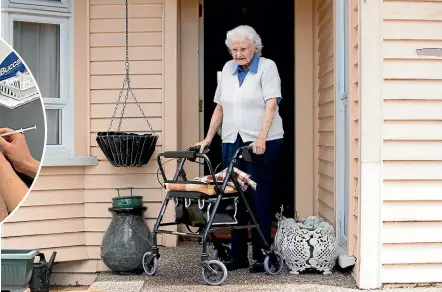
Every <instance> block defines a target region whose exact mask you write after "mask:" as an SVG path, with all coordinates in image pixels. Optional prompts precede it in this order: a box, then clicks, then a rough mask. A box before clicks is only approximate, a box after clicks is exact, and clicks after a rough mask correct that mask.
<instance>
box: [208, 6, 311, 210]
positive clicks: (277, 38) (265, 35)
mask: <svg viewBox="0 0 442 292" xmlns="http://www.w3.org/2000/svg"><path fill="white" fill-rule="evenodd" d="M201 1H202V0H201ZM203 7H204V8H203ZM200 17H201V18H200V24H201V26H202V28H201V29H200V35H201V39H200V58H201V59H200V62H201V63H200V72H201V77H200V84H204V85H203V86H202V85H200V90H201V97H200V98H201V100H202V102H203V106H202V111H203V113H202V114H201V118H202V125H201V127H200V131H203V132H202V133H200V137H201V138H203V137H204V136H205V134H206V133H207V131H208V129H209V125H210V120H211V118H212V113H213V110H214V108H215V103H214V102H213V97H214V93H215V90H216V86H217V72H218V71H221V69H222V67H223V66H224V64H225V63H226V62H227V61H228V60H230V59H231V56H230V54H229V52H228V49H227V47H226V45H225V43H224V42H225V37H226V33H227V31H228V30H230V29H233V28H234V27H236V26H238V25H242V24H246V25H250V26H252V27H253V28H254V29H255V30H256V31H257V33H258V34H259V35H260V36H261V38H262V42H263V46H264V48H263V51H262V53H263V56H264V57H266V58H269V59H272V60H273V61H275V63H276V65H277V66H278V71H279V74H280V77H281V90H282V100H281V103H280V104H279V112H280V115H281V118H282V120H283V126H284V132H285V135H284V144H283V147H282V149H281V155H280V157H279V162H278V167H277V177H279V178H280V183H278V184H276V185H275V189H274V192H273V198H274V199H273V200H272V214H273V215H274V214H275V213H276V212H279V211H280V207H281V205H283V206H284V215H285V216H289V217H292V218H293V217H294V216H295V94H294V93H295V82H294V80H295V77H294V73H295V53H294V48H295V46H294V45H295V43H294V41H295V40H294V23H295V22H294V1H282V2H281V3H279V5H275V3H274V2H272V1H263V2H261V3H259V2H256V1H252V0H235V1H233V0H224V1H205V2H204V4H203V5H201V4H200ZM208 155H209V158H210V159H211V162H212V165H213V167H216V166H218V165H219V164H220V163H221V139H220V137H219V136H218V135H215V137H214V139H213V141H212V145H211V147H210V152H209V154H208ZM220 170H221V166H219V167H218V169H217V171H220ZM300 171H302V170H300ZM204 173H208V169H207V168H205V169H204Z"/></svg>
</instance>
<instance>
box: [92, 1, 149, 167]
mask: <svg viewBox="0 0 442 292" xmlns="http://www.w3.org/2000/svg"><path fill="white" fill-rule="evenodd" d="M128 19H129V17H128V3H127V0H126V77H125V79H124V82H123V87H122V88H121V91H120V94H119V97H118V101H117V103H116V105H115V110H114V113H113V115H112V119H111V122H110V125H109V128H108V130H107V132H98V133H97V138H96V141H97V144H98V146H99V147H100V149H101V151H103V153H104V155H105V156H106V158H107V159H108V160H109V162H110V163H111V164H112V165H113V166H115V167H141V166H143V165H146V164H147V163H148V162H149V160H150V158H151V157H152V154H153V153H154V151H155V146H156V144H157V141H158V135H157V134H155V132H154V131H153V129H152V126H151V125H150V123H149V121H148V119H147V118H146V116H145V115H144V112H143V109H142V108H141V106H140V104H139V103H138V101H137V98H136V97H135V94H134V93H133V92H132V89H131V85H130V74H129V43H128ZM123 93H125V100H124V103H123V109H122V111H121V116H120V121H119V123H118V129H117V130H116V131H111V129H112V123H113V121H114V119H115V116H116V113H117V109H118V106H119V104H121V102H120V99H121V97H122V96H123ZM129 96H132V98H133V99H134V100H135V102H136V104H137V105H138V108H139V109H140V112H141V114H142V115H143V117H144V119H145V120H146V123H147V125H148V126H149V129H150V133H146V134H136V133H127V132H122V131H120V127H121V123H122V121H123V116H124V110H125V108H126V104H127V99H128V98H129Z"/></svg>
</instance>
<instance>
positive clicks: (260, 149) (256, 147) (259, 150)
mask: <svg viewBox="0 0 442 292" xmlns="http://www.w3.org/2000/svg"><path fill="white" fill-rule="evenodd" d="M251 145H252V146H253V153H255V154H258V155H261V154H264V152H265V149H266V147H265V144H263V143H259V142H257V143H255V142H253V143H252V144H251Z"/></svg>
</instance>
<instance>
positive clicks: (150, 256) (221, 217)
mask: <svg viewBox="0 0 442 292" xmlns="http://www.w3.org/2000/svg"><path fill="white" fill-rule="evenodd" d="M250 149H251V147H250V146H245V147H241V148H239V149H238V150H237V151H236V152H235V154H234V155H233V157H231V162H230V164H229V166H228V167H227V169H226V173H225V177H224V179H223V180H222V182H219V181H218V180H217V178H216V176H215V173H214V171H213V168H212V164H211V162H210V160H209V158H208V156H207V155H206V153H200V151H199V150H200V147H199V146H195V147H190V148H188V149H187V150H186V151H167V152H163V153H160V154H158V156H157V162H158V166H159V170H160V171H161V175H162V177H163V181H164V185H168V189H169V190H168V192H167V195H166V197H165V199H164V201H163V203H162V207H161V210H160V214H159V216H158V218H157V220H156V222H155V225H154V228H153V231H152V238H153V242H152V250H151V251H149V252H147V253H145V254H144V256H143V268H144V271H145V272H146V273H147V275H149V276H155V275H156V274H157V272H158V259H159V258H160V253H159V248H158V246H157V238H156V235H157V234H158V233H163V234H173V235H181V236H185V237H197V238H199V239H201V244H202V254H201V261H200V265H201V268H202V277H203V280H204V281H205V283H206V284H209V285H221V284H222V283H223V282H224V281H225V280H226V279H227V268H226V266H225V265H224V263H223V262H222V260H225V259H228V258H229V255H230V249H229V247H228V246H225V245H223V244H222V243H221V241H220V240H217V238H216V237H215V235H214V233H215V232H217V231H226V230H232V229H246V228H247V229H248V228H257V229H258V233H259V236H260V237H261V239H262V242H263V245H262V246H263V248H262V252H263V254H264V256H265V260H264V268H265V271H266V272H267V273H268V274H270V275H278V274H279V273H280V272H281V271H282V269H283V264H284V261H283V258H282V256H281V255H280V254H278V253H277V252H276V251H275V250H273V248H272V247H271V245H270V244H269V243H268V242H267V241H266V239H265V238H264V235H263V233H262V231H261V229H260V227H259V225H258V223H257V221H256V219H255V216H254V214H253V212H252V209H251V207H250V205H249V203H248V201H247V199H246V196H245V194H244V192H243V190H242V188H241V186H240V184H239V182H238V176H237V174H236V172H235V167H234V166H235V165H236V164H237V162H238V161H239V160H240V159H244V160H245V161H248V162H253V161H252V155H251V154H250ZM162 157H164V158H171V159H178V162H179V163H178V167H177V169H176V171H175V175H174V177H173V179H172V180H168V179H167V178H166V174H165V172H164V168H163V164H162V162H161V158H162ZM197 159H203V160H204V162H205V163H206V164H207V167H208V169H209V171H210V175H211V177H212V178H213V182H210V183H206V182H201V181H189V180H187V177H186V173H185V171H184V163H185V161H186V160H189V161H191V162H196V160H197ZM197 163H199V162H197ZM200 164H201V163H200ZM229 179H231V182H233V185H234V188H232V187H230V186H229V185H228V183H229ZM160 184H161V183H160ZM199 186H200V187H202V188H205V187H207V186H209V187H212V190H214V192H213V193H212V194H210V195H208V194H207V193H204V192H200V191H195V187H196V188H198V187H199ZM163 187H164V186H163ZM171 189H174V190H171ZM169 200H174V202H175V211H176V217H177V218H176V220H175V222H166V223H162V219H163V216H164V213H165V211H166V208H167V205H168V202H169ZM239 200H242V201H243V202H244V205H245V208H246V210H244V211H247V212H248V214H249V215H250V219H251V221H252V224H248V225H239V224H238V222H237V221H236V218H235V216H236V206H237V203H238V201H239ZM232 214H233V215H232ZM226 218H227V219H226ZM178 224H185V225H187V229H188V230H189V232H188V233H186V232H178V231H170V230H162V229H159V228H160V227H161V226H171V225H178ZM189 226H192V227H199V229H198V231H196V232H192V231H191V230H190V228H189ZM208 244H212V245H213V247H214V255H213V257H209V253H208V248H207V245H208ZM183 264H186V263H183Z"/></svg>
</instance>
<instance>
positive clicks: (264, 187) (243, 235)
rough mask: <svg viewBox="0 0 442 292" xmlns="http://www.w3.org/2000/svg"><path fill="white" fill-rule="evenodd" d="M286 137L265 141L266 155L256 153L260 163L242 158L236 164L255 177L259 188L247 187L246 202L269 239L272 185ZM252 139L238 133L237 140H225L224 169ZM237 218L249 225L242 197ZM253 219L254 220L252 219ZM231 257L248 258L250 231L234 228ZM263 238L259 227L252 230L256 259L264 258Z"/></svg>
mask: <svg viewBox="0 0 442 292" xmlns="http://www.w3.org/2000/svg"><path fill="white" fill-rule="evenodd" d="M282 142H283V139H277V140H272V141H267V142H266V150H265V152H264V154H261V155H256V158H257V159H259V161H258V162H257V163H249V162H246V161H244V160H240V161H239V164H238V165H236V167H237V168H238V169H240V170H242V171H244V172H246V173H248V174H250V175H251V176H252V180H253V181H255V182H256V184H257V188H256V190H253V189H252V188H251V187H249V188H248V189H247V192H246V193H245V195H246V198H247V201H248V203H249V205H250V207H251V209H252V212H253V214H254V215H255V218H256V220H257V222H258V224H259V226H260V228H261V230H262V232H263V235H264V237H265V239H266V240H267V241H270V237H271V223H272V215H271V202H272V187H273V184H272V183H273V182H274V179H273V176H272V175H273V174H274V172H275V165H276V162H277V157H278V153H279V149H280V148H281V145H282ZM249 144H251V142H247V143H244V142H243V141H242V139H241V137H240V135H238V137H237V139H236V141H235V143H223V144H222V152H223V153H222V156H223V158H222V159H223V168H226V167H227V166H228V165H229V164H230V161H231V158H232V156H233V155H234V154H235V151H236V150H237V149H238V148H239V147H242V146H245V145H249ZM238 209H239V210H238V214H237V219H238V221H239V224H240V225H247V222H248V221H249V218H250V215H249V214H248V213H246V209H245V206H244V204H243V202H242V200H240V203H239V204H238ZM250 220H251V219H250ZM231 236H232V259H234V260H238V261H243V260H246V259H247V239H248V230H247V229H240V230H232V234H231ZM262 245H263V241H262V239H261V237H260V236H259V233H258V230H257V229H256V228H253V229H252V250H253V259H254V260H257V261H259V262H263V261H264V257H263V254H262V251H261V247H262Z"/></svg>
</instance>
